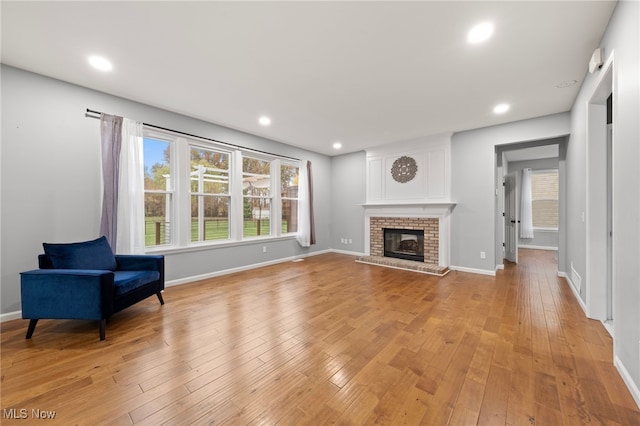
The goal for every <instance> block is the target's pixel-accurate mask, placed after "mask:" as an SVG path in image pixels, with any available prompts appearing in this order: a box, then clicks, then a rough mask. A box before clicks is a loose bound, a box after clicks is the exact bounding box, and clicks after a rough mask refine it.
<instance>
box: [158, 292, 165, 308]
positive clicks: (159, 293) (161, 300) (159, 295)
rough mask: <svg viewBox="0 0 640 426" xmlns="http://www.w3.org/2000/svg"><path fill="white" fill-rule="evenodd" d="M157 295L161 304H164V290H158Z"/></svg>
mask: <svg viewBox="0 0 640 426" xmlns="http://www.w3.org/2000/svg"><path fill="white" fill-rule="evenodd" d="M156 295H157V296H158V300H159V301H160V304H161V305H164V299H163V298H162V292H161V291H158V292H156Z"/></svg>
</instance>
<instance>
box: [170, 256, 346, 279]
mask: <svg viewBox="0 0 640 426" xmlns="http://www.w3.org/2000/svg"><path fill="white" fill-rule="evenodd" d="M331 252H333V250H330V249H329V250H320V251H314V252H312V253H308V254H302V255H298V256H290V257H284V258H281V259H275V260H270V261H268V262H260V263H254V264H251V265H246V266H239V267H237V268H229V269H223V270H221V271H215V272H209V273H207V274H201V275H192V276H190V277H185V278H178V279H175V280H170V281H166V282H165V283H164V286H165V287H173V286H176V285H181V284H187V283H191V282H194V281H200V280H206V279H208V278H214V277H220V276H222V275H229V274H234V273H236V272H242V271H249V270H251V269H257V268H262V267H264V266H270V265H276V264H278V263H285V262H292V261H295V260H298V259H304V258H305V257H311V256H317V255H319V254H325V253H331Z"/></svg>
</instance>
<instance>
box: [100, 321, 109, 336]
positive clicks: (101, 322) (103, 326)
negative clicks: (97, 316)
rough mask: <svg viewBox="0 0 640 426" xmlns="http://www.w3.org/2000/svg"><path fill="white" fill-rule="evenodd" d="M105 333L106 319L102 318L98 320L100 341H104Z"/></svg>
mask: <svg viewBox="0 0 640 426" xmlns="http://www.w3.org/2000/svg"><path fill="white" fill-rule="evenodd" d="M106 332H107V319H106V318H103V319H101V320H100V340H104V339H105V334H106Z"/></svg>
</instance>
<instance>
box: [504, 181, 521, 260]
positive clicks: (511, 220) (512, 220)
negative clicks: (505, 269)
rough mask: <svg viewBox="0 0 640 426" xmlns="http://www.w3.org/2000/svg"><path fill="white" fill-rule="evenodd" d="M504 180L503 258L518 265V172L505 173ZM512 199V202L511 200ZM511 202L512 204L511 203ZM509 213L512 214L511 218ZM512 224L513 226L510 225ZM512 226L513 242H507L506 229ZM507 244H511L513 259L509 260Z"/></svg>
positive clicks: (507, 234)
mask: <svg viewBox="0 0 640 426" xmlns="http://www.w3.org/2000/svg"><path fill="white" fill-rule="evenodd" d="M504 179H505V190H504V213H505V218H504V229H505V230H504V240H505V251H504V258H505V259H506V260H508V261H510V262H513V263H518V239H519V237H518V236H519V223H520V206H519V204H520V200H519V198H520V197H518V192H519V189H520V188H519V186H520V179H519V173H518V172H511V173H507V174H506V175H505V177H504ZM508 181H511V182H513V191H511V190H510V188H511V184H510V183H508ZM511 197H513V200H511ZM511 201H513V203H511ZM511 204H513V210H514V211H513V212H511ZM509 213H512V216H511V217H508V216H509ZM511 224H513V225H511ZM509 226H513V233H512V239H513V240H514V241H511V242H510V241H509V240H508V238H509V233H508V232H507V227H509ZM509 243H511V244H513V258H509V254H508V253H509V245H510V244H509Z"/></svg>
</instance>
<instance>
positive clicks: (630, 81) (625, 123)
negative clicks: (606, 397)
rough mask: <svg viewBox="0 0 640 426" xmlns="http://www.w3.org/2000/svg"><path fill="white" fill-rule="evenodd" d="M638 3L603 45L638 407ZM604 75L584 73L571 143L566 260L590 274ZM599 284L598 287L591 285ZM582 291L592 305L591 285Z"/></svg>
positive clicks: (617, 312) (624, 342)
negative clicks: (590, 135)
mask: <svg viewBox="0 0 640 426" xmlns="http://www.w3.org/2000/svg"><path fill="white" fill-rule="evenodd" d="M639 27H640V3H638V2H637V1H620V2H618V5H617V6H616V9H615V11H614V13H613V16H612V17H611V20H610V22H609V26H608V27H607V31H606V32H605V35H604V37H603V39H602V41H601V43H600V47H603V48H604V49H605V56H606V57H609V55H611V54H612V53H613V55H614V64H613V87H614V98H613V114H614V115H613V121H614V133H613V140H614V142H613V144H614V152H613V180H614V201H613V209H614V213H613V229H614V231H613V232H614V238H613V241H614V242H613V250H614V264H613V274H614V295H613V309H614V331H613V337H614V356H615V361H616V365H617V367H618V369H619V370H620V372H621V374H622V376H623V378H624V379H625V380H626V382H627V384H628V385H629V386H630V388H631V389H632V391H633V390H634V389H635V391H634V396H635V397H636V402H638V404H639V405H640V391H638V389H639V388H640V353H639V348H638V346H639V344H640V190H639V188H640V172H639V170H640V169H639V167H638V165H639V164H640V124H639V123H640V66H639V63H640V34H639V30H638V28H639ZM598 77H599V75H598V74H597V73H596V74H594V75H589V74H587V75H586V77H585V81H584V83H583V85H582V87H581V90H580V93H579V94H578V97H577V98H576V101H575V104H574V106H573V109H572V113H571V123H572V125H571V137H570V139H569V143H568V145H567V187H568V188H570V189H571V190H570V191H568V199H567V207H566V208H567V234H566V239H567V258H566V262H567V264H566V265H565V270H567V271H568V270H569V267H568V266H569V264H570V263H571V262H573V265H574V267H575V269H576V271H577V272H578V273H579V274H580V275H581V276H583V277H584V276H586V275H587V274H586V254H585V246H586V229H585V223H584V222H583V221H582V218H581V216H582V212H584V211H585V210H586V192H587V187H586V184H585V181H586V176H587V174H588V173H589V170H588V169H587V165H586V164H587V161H586V158H587V135H586V129H587V102H588V100H589V98H590V97H591V95H592V93H593V91H594V88H595V84H596V82H597V80H598ZM591 284H595V283H591ZM591 284H590V283H589V282H587V288H586V291H585V292H583V293H582V294H581V297H582V299H583V301H586V300H587V293H588V292H589V286H590V285H591Z"/></svg>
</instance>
